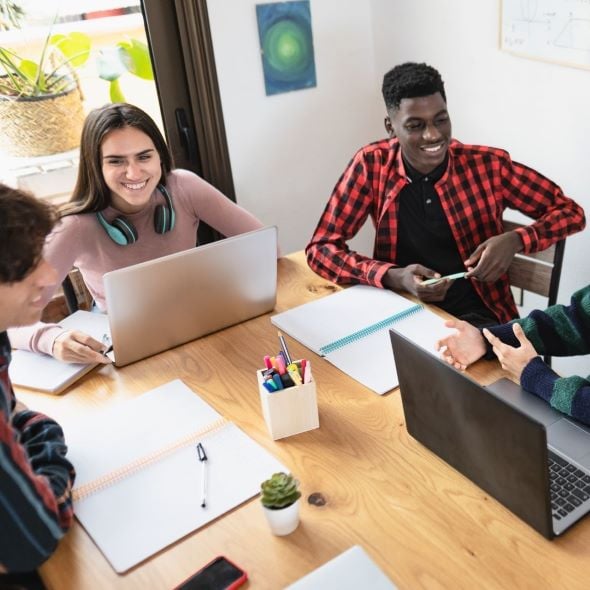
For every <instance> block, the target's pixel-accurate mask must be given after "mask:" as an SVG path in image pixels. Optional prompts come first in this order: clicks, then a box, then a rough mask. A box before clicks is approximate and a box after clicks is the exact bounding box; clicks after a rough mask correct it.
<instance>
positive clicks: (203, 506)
mask: <svg viewBox="0 0 590 590" xmlns="http://www.w3.org/2000/svg"><path fill="white" fill-rule="evenodd" d="M205 506H207V502H205V501H204V500H203V502H202V503H201V508H205Z"/></svg>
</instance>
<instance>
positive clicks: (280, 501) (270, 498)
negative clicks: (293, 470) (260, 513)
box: [260, 472, 301, 510]
mask: <svg viewBox="0 0 590 590" xmlns="http://www.w3.org/2000/svg"><path fill="white" fill-rule="evenodd" d="M260 489H261V490H262V495H261V498H260V501H261V502H262V505H263V506H265V507H266V508H271V509H274V510H278V509H280V508H286V507H287V506H291V504H294V503H295V502H296V501H297V500H298V499H299V498H300V497H301V492H300V491H299V482H298V481H297V480H296V479H295V478H294V477H293V476H292V475H291V474H287V473H283V472H280V473H274V474H273V475H272V476H271V478H270V479H267V480H266V481H263V482H262V484H261V485H260Z"/></svg>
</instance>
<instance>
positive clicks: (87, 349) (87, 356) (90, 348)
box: [52, 330, 111, 364]
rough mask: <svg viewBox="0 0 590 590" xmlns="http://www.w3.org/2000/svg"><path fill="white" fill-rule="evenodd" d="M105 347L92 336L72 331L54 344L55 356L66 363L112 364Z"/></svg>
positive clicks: (64, 334)
mask: <svg viewBox="0 0 590 590" xmlns="http://www.w3.org/2000/svg"><path fill="white" fill-rule="evenodd" d="M104 349H105V346H104V344H103V343H102V342H99V341H98V340H95V339H94V338H92V336H89V335H88V334H85V333H84V332H79V331H77V330H72V331H69V332H64V333H63V334H60V335H59V336H58V337H57V338H56V339H55V341H54V343H53V351H52V352H53V356H54V357H55V358H56V359H58V360H60V361H64V362H66V363H103V364H108V363H110V362H111V361H110V359H109V358H108V357H106V356H105V355H104V354H103V351H104Z"/></svg>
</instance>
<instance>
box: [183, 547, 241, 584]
mask: <svg viewBox="0 0 590 590" xmlns="http://www.w3.org/2000/svg"><path fill="white" fill-rule="evenodd" d="M247 579H248V574H247V573H246V572H245V571H244V570H243V569H241V568H239V567H238V566H237V565H236V564H235V563H232V562H231V561H230V560H229V559H228V558H227V557H223V556H222V555H220V556H219V557H216V558H215V559H214V560H213V561H210V562H209V563H208V564H207V565H205V566H203V567H202V568H201V569H200V570H199V571H198V572H196V573H195V574H193V575H192V576H191V577H190V578H187V579H186V580H185V581H184V582H181V583H180V584H179V585H178V586H176V588H174V590H234V589H235V588H239V587H240V586H241V585H242V584H243V583H244V582H245V581H246V580H247Z"/></svg>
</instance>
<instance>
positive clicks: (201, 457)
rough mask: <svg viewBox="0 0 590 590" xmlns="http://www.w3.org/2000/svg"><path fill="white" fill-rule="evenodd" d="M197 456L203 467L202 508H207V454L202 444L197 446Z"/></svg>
mask: <svg viewBox="0 0 590 590" xmlns="http://www.w3.org/2000/svg"><path fill="white" fill-rule="evenodd" d="M197 456H198V457H199V461H200V462H201V465H202V466H203V467H202V470H201V472H202V476H203V479H202V482H203V483H202V486H201V508H205V506H207V454H206V453H205V449H204V448H203V445H202V444H201V443H199V444H198V445H197Z"/></svg>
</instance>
